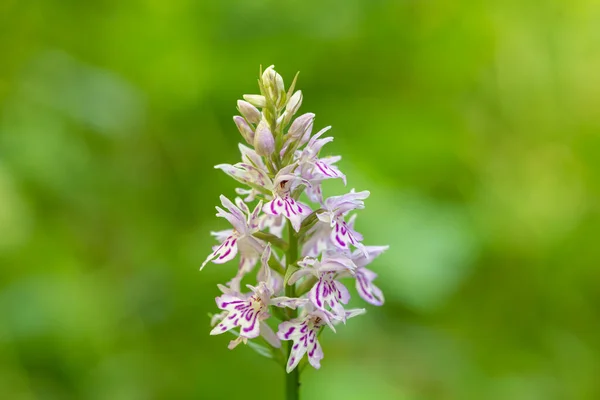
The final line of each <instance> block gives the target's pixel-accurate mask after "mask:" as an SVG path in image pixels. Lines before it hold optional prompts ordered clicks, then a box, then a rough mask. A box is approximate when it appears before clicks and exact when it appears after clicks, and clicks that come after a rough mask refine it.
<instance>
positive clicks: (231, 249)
mask: <svg viewBox="0 0 600 400" xmlns="http://www.w3.org/2000/svg"><path fill="white" fill-rule="evenodd" d="M237 251H238V247H237V236H235V235H232V236H229V237H228V238H227V239H225V241H224V242H223V243H221V245H219V246H218V247H217V248H216V250H215V251H213V252H212V253H211V254H210V255H209V256H208V257H207V258H206V260H204V262H203V263H202V265H201V266H200V271H202V268H204V266H205V265H206V264H207V263H208V262H209V261H212V262H213V263H215V264H224V263H226V262H227V261H230V260H232V259H233V258H234V257H235V255H236V254H237Z"/></svg>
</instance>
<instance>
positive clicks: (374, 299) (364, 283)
mask: <svg viewBox="0 0 600 400" xmlns="http://www.w3.org/2000/svg"><path fill="white" fill-rule="evenodd" d="M376 277H377V274H375V273H374V272H373V271H370V270H368V269H366V268H359V269H358V270H356V290H357V291H358V294H359V295H360V297H362V298H363V299H364V300H365V301H366V302H368V303H371V304H373V305H375V306H380V305H382V304H383V302H384V301H385V299H384V297H383V292H382V291H381V289H379V288H378V287H377V286H375V285H373V280H374V279H375V278H376Z"/></svg>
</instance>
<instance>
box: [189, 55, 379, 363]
mask: <svg viewBox="0 0 600 400" xmlns="http://www.w3.org/2000/svg"><path fill="white" fill-rule="evenodd" d="M295 83H296V79H294V81H293V83H292V84H291V86H290V88H289V90H288V91H287V92H286V91H285V88H284V84H283V79H282V78H281V76H280V75H279V74H278V73H277V72H275V70H274V69H273V66H271V67H269V68H267V69H266V70H265V71H264V72H263V73H262V74H261V78H260V79H259V87H260V91H261V94H260V95H244V96H243V97H244V99H245V100H239V101H238V110H239V112H240V114H241V116H235V117H234V118H233V120H234V121H235V124H236V125H237V127H238V130H239V131H240V133H241V135H242V136H243V138H244V139H245V140H246V142H247V143H248V144H249V145H250V146H252V147H253V148H250V147H247V146H245V145H243V144H240V145H239V148H240V152H241V158H242V161H241V162H239V163H237V164H234V165H230V164H220V165H217V166H216V167H215V168H218V169H221V170H223V171H224V172H225V173H226V174H227V175H229V176H231V177H232V178H234V179H235V180H237V181H238V182H240V183H242V184H244V186H245V187H244V188H238V189H236V193H237V194H238V195H239V196H241V197H237V198H235V199H234V201H231V200H229V199H228V198H227V197H225V196H221V198H220V199H221V203H222V205H223V208H221V207H216V209H217V211H218V212H217V216H218V217H223V218H225V219H226V220H227V221H228V222H229V223H230V224H231V226H232V229H228V230H225V231H220V232H211V234H212V235H213V236H214V237H215V238H216V239H217V241H219V243H220V244H219V245H218V246H215V247H214V251H213V252H212V253H211V254H210V255H209V256H208V258H207V259H206V260H205V261H204V263H203V264H202V267H201V268H200V269H202V268H204V266H205V265H206V264H207V263H209V262H213V263H215V264H223V263H226V262H228V261H230V260H233V259H234V258H235V257H236V255H237V254H239V255H240V257H239V260H240V261H239V268H238V270H237V274H236V275H235V277H234V278H233V279H232V280H231V281H230V282H228V283H227V284H226V285H218V286H219V289H220V290H221V292H222V293H223V294H222V295H221V296H219V297H217V298H216V302H217V306H218V307H219V309H221V310H223V311H222V312H221V313H219V314H216V315H214V316H213V317H212V320H211V324H212V326H214V328H213V330H212V331H211V332H210V334H211V335H217V334H221V333H224V332H227V331H231V330H232V329H234V328H237V327H239V332H238V331H231V332H232V333H234V334H235V335H236V336H237V338H236V339H234V340H232V341H231V343H230V345H229V348H234V347H235V346H237V345H238V344H239V343H240V342H243V343H247V342H248V339H254V338H258V337H262V338H263V339H264V340H265V341H266V343H268V344H269V345H270V346H271V350H273V351H279V352H280V353H281V350H280V348H281V341H290V340H291V341H292V342H293V344H292V345H291V346H290V347H291V348H290V350H289V357H288V360H287V362H286V370H287V372H290V371H291V370H293V369H294V368H296V366H297V365H298V363H299V362H300V360H301V359H302V358H303V357H304V355H305V354H307V355H308V361H309V363H310V364H311V365H312V366H313V367H315V368H319V367H320V360H321V359H322V358H323V351H322V349H321V346H320V344H319V341H318V340H317V337H318V335H319V333H320V331H321V330H322V329H323V328H324V327H329V328H331V329H332V330H333V331H335V327H334V325H335V324H337V323H339V322H343V323H345V322H346V320H347V319H349V318H351V317H354V316H356V315H359V314H362V313H364V312H365V310H364V309H351V310H348V309H345V308H344V304H347V303H348V301H349V299H350V294H349V292H348V289H347V288H346V287H345V286H344V285H343V284H342V283H341V282H340V279H342V278H352V279H354V280H355V281H356V289H357V292H358V294H359V295H360V296H361V297H362V298H363V299H364V300H365V301H367V302H369V303H371V304H373V305H377V306H379V305H382V304H383V302H384V298H383V294H382V292H381V290H380V289H379V288H377V287H376V286H375V285H374V284H373V280H374V279H375V278H376V274H375V273H374V272H372V271H371V270H369V269H367V268H366V266H367V265H368V264H369V263H370V262H371V261H372V260H373V259H374V258H375V257H376V256H378V255H379V254H381V253H382V252H383V251H384V250H386V249H387V246H365V245H363V244H362V239H363V238H362V235H361V234H359V233H358V232H356V231H355V230H354V221H355V217H356V215H352V216H349V215H348V214H349V213H350V212H352V211H353V210H357V209H362V208H364V200H365V199H366V198H367V197H368V196H369V192H368V191H362V192H355V191H354V189H353V190H351V191H350V192H349V193H347V194H344V195H341V196H333V197H329V198H327V199H323V194H322V191H321V184H322V182H323V181H324V180H326V179H335V178H337V179H342V180H343V182H344V184H345V183H346V176H345V175H344V174H343V173H342V172H341V171H340V170H339V169H338V168H337V166H336V165H335V163H336V162H338V161H339V160H340V159H341V157H339V156H330V157H319V153H320V151H321V148H322V147H323V146H324V145H325V144H326V143H328V142H330V141H332V140H333V138H332V137H325V138H323V137H322V136H323V134H324V133H325V132H327V131H328V130H329V129H330V128H331V127H326V128H324V129H322V130H320V131H319V132H317V133H316V134H314V135H312V129H313V121H314V117H315V115H314V114H312V113H306V114H303V115H300V116H298V117H297V118H295V119H294V118H293V117H294V115H295V114H296V113H297V111H298V109H299V108H300V105H301V103H302V93H301V91H296V92H295V93H294V87H295ZM303 193H305V195H306V197H307V198H308V199H309V200H310V201H311V202H313V203H315V204H317V206H316V207H314V209H315V210H314V211H313V209H312V208H311V207H310V206H308V205H307V204H304V203H301V202H300V201H298V198H299V196H300V195H301V194H303ZM253 203H256V205H255V206H254V207H253V208H251V207H250V206H249V204H253ZM286 225H288V226H287V231H288V240H287V241H286V239H285V238H284V231H285V228H286ZM286 257H287V258H288V259H287V260H286ZM259 260H260V267H259V268H258V274H257V276H256V279H257V282H258V283H257V284H256V286H252V285H246V287H247V288H248V289H249V292H246V293H243V291H242V289H241V281H242V279H243V278H244V276H246V275H247V274H249V273H250V272H252V270H253V269H254V268H255V266H256V264H258V263H259ZM298 310H299V311H300V312H298ZM272 315H273V316H274V317H276V318H278V319H279V321H280V323H279V325H278V329H277V333H275V331H274V330H273V329H272V328H271V326H270V325H269V324H267V319H269V318H270V317H271V316H272Z"/></svg>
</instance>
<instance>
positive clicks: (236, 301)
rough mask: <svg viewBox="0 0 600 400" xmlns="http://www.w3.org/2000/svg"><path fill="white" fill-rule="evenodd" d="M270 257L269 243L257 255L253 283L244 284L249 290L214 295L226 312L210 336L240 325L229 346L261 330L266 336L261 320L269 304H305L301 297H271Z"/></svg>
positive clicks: (267, 331)
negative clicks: (256, 274) (258, 262)
mask: <svg viewBox="0 0 600 400" xmlns="http://www.w3.org/2000/svg"><path fill="white" fill-rule="evenodd" d="M270 257H271V246H270V245H267V246H266V247H265V250H264V252H263V254H262V257H261V263H262V267H261V271H260V273H259V277H260V278H261V280H260V281H259V283H258V285H257V286H252V285H247V287H248V288H249V289H250V290H251V292H250V293H247V294H240V293H236V292H235V291H233V290H226V291H225V293H223V295H221V296H219V297H217V298H216V302H217V307H219V308H220V309H221V310H224V311H226V315H225V316H224V317H223V318H222V319H221V322H219V324H217V325H216V326H215V327H214V328H213V330H212V331H211V332H210V334H211V335H218V334H221V333H224V332H227V331H228V330H230V329H233V328H235V327H238V326H239V327H240V332H239V336H238V339H236V340H235V341H233V342H231V343H230V347H231V348H233V347H235V346H236V345H237V344H239V343H240V342H241V341H243V342H246V341H247V340H248V339H252V338H255V337H257V336H259V335H260V333H261V330H262V331H263V332H266V335H267V336H272V335H270V332H271V328H270V327H269V326H268V325H266V324H264V323H263V322H262V321H264V320H265V319H267V318H269V316H270V315H269V312H268V310H269V306H271V305H273V306H276V307H289V308H292V309H295V308H296V307H298V306H299V305H302V304H305V303H306V302H307V301H306V300H305V299H297V298H290V297H285V296H280V297H272V296H273V293H274V287H273V283H272V280H271V268H270V267H269V265H268V260H269V258H270Z"/></svg>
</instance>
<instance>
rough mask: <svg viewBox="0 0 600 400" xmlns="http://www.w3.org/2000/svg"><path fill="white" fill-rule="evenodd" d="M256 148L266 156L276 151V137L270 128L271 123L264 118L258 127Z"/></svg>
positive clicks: (255, 138) (255, 137)
mask: <svg viewBox="0 0 600 400" xmlns="http://www.w3.org/2000/svg"><path fill="white" fill-rule="evenodd" d="M254 150H256V153H257V154H258V155H260V156H265V157H268V156H270V155H271V154H273V151H275V138H274V137H273V134H272V133H271V130H270V129H269V124H268V123H267V121H265V120H264V119H262V120H261V121H260V122H259V123H258V126H257V127H256V133H255V135H254Z"/></svg>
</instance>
